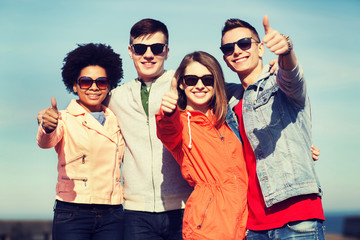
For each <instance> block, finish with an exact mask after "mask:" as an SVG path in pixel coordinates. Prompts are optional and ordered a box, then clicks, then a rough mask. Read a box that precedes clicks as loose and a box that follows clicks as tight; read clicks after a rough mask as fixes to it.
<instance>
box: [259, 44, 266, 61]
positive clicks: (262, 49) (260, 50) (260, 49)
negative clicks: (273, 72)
mask: <svg viewBox="0 0 360 240" xmlns="http://www.w3.org/2000/svg"><path fill="white" fill-rule="evenodd" d="M258 51H259V57H260V58H262V57H263V56H264V53H265V46H264V43H263V42H261V43H259V44H258Z"/></svg>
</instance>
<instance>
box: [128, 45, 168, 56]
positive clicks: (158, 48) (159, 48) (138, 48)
mask: <svg viewBox="0 0 360 240" xmlns="http://www.w3.org/2000/svg"><path fill="white" fill-rule="evenodd" d="M130 46H131V47H132V48H133V49H134V52H135V54H137V55H143V54H144V53H145V52H146V50H147V48H148V47H150V49H151V51H152V53H153V54H154V55H159V54H161V53H163V52H164V47H167V44H164V43H154V44H151V45H146V44H142V43H136V44H131V45H130Z"/></svg>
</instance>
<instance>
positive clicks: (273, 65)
mask: <svg viewBox="0 0 360 240" xmlns="http://www.w3.org/2000/svg"><path fill="white" fill-rule="evenodd" d="M269 65H270V67H271V68H270V73H271V74H273V73H274V72H276V70H277V68H278V67H279V63H278V59H273V60H271V61H270V62H269Z"/></svg>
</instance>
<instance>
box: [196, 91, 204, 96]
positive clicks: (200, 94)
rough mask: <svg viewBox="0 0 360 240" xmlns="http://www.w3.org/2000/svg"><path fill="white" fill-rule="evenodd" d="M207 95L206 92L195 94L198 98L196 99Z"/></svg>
mask: <svg viewBox="0 0 360 240" xmlns="http://www.w3.org/2000/svg"><path fill="white" fill-rule="evenodd" d="M205 94H206V93H204V92H196V93H195V96H196V97H203V96H205Z"/></svg>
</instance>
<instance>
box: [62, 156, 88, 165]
mask: <svg viewBox="0 0 360 240" xmlns="http://www.w3.org/2000/svg"><path fill="white" fill-rule="evenodd" d="M85 158H86V155H85V154H82V155H80V156H78V157H76V158H73V159H71V160H70V161H67V162H65V163H63V164H61V166H62V167H65V166H66V165H69V164H72V163H75V162H78V161H81V163H82V164H85Z"/></svg>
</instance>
